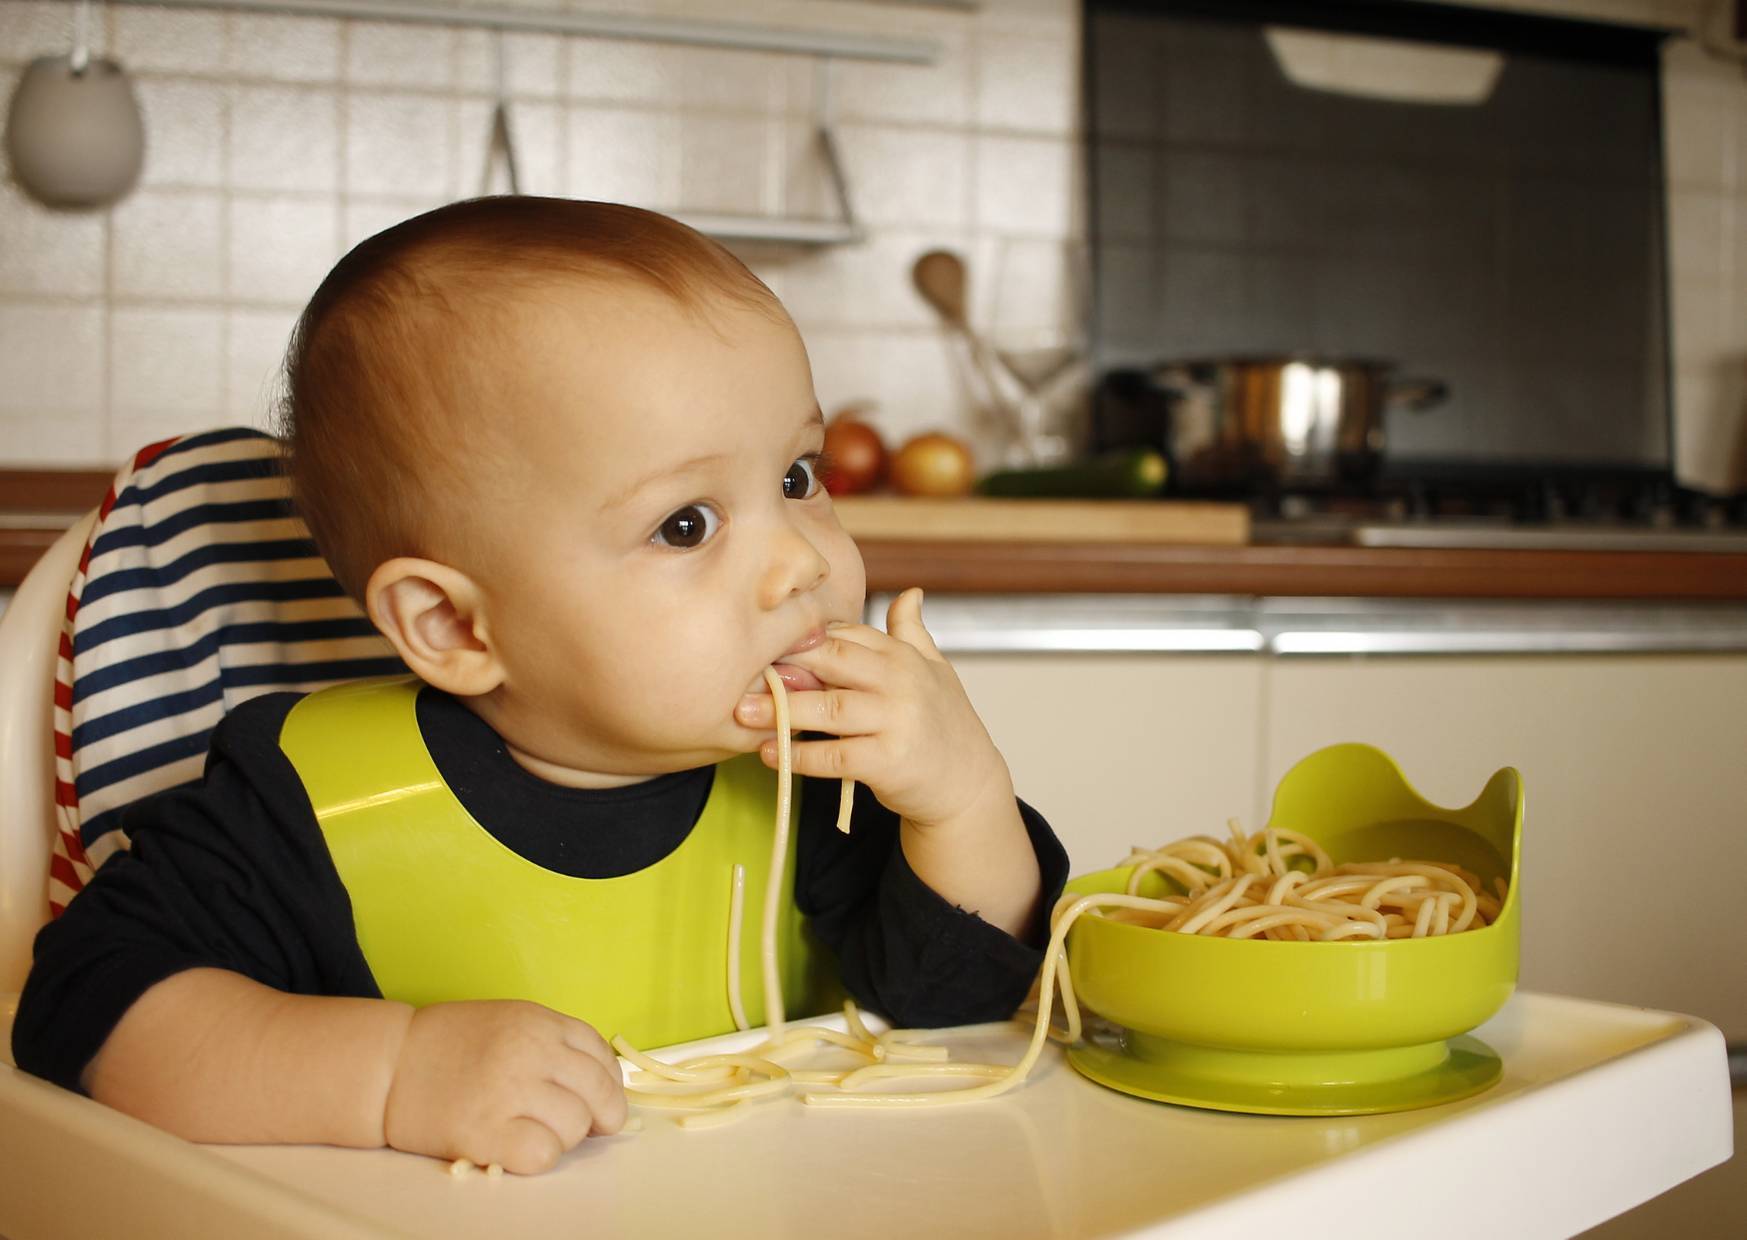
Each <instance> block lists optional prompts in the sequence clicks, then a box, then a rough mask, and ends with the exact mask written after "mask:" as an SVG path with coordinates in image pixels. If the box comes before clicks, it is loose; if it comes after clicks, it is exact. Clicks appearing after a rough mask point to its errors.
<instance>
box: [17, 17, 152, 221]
mask: <svg viewBox="0 0 1747 1240" xmlns="http://www.w3.org/2000/svg"><path fill="white" fill-rule="evenodd" d="M90 9H91V4H90V0H78V3H77V5H76V6H75V7H74V10H73V48H72V51H71V52H70V53H69V54H67V55H65V56H39V57H37V58H36V59H35V60H33V61H31V62H30V64H29V65H28V66H26V68H25V70H24V73H23V74H22V75H21V76H20V77H19V79H18V86H17V88H16V89H15V90H14V91H13V92H12V101H11V103H10V104H9V105H8V107H7V110H6V153H7V157H8V158H9V159H10V160H11V162H12V174H13V176H14V177H15V178H16V179H17V181H18V183H19V185H20V186H21V187H23V189H24V190H25V192H27V193H28V194H30V195H31V197H33V198H35V199H37V200H38V201H39V202H42V203H45V204H47V205H49V206H52V207H104V206H108V205H109V204H110V203H112V202H115V201H116V200H117V199H119V198H121V197H122V196H123V195H125V194H126V193H127V192H128V191H129V190H130V189H132V188H133V185H134V182H135V181H137V180H138V179H139V174H140V168H141V167H142V166H143V165H144V163H145V151H146V131H145V125H144V123H143V122H142V121H141V119H140V108H139V102H138V100H136V99H135V98H134V93H133V86H132V84H131V83H130V82H129V80H128V76H127V74H126V72H125V71H123V69H122V67H121V66H120V65H119V64H118V63H116V62H115V61H114V60H111V59H109V58H108V57H104V56H96V57H94V56H92V55H91V49H90V45H89V43H88V41H87V31H88V29H89V27H90V25H91V12H90Z"/></svg>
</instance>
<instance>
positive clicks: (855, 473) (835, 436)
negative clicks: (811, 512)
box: [824, 413, 886, 495]
mask: <svg viewBox="0 0 1747 1240" xmlns="http://www.w3.org/2000/svg"><path fill="white" fill-rule="evenodd" d="M824 465H825V489H826V490H827V491H829V492H831V494H833V495H855V494H857V493H859V492H862V491H871V490H873V489H874V488H875V487H877V486H878V485H879V484H880V483H881V482H882V481H883V480H884V479H885V476H886V445H885V443H884V442H883V441H882V440H881V439H880V433H879V432H878V431H876V430H875V429H874V428H873V427H871V426H869V425H868V424H867V423H865V422H858V421H856V420H855V419H854V418H853V417H851V416H849V415H847V414H842V413H840V414H838V415H837V416H836V417H835V418H833V419H831V423H830V425H828V426H826V428H825V460H824Z"/></svg>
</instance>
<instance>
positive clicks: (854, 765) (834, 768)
mask: <svg viewBox="0 0 1747 1240" xmlns="http://www.w3.org/2000/svg"><path fill="white" fill-rule="evenodd" d="M758 756H759V757H760V758H762V759H764V764H765V765H766V766H768V767H770V768H771V769H772V770H775V769H776V766H777V762H778V760H779V758H778V753H777V743H776V742H775V741H773V740H771V741H765V742H764V744H763V746H761V747H760V749H759V751H758ZM879 756H880V751H879V742H878V741H876V740H875V739H874V738H873V737H871V736H848V737H842V738H839V739H837V740H829V741H796V742H795V743H794V745H793V747H792V750H791V752H790V762H791V764H792V767H791V769H793V771H794V773H795V774H796V775H810V776H813V777H814V778H817V779H859V780H861V781H862V782H864V783H867V782H869V779H868V775H869V772H872V771H874V770H876V769H877V766H876V764H877V762H878V761H879Z"/></svg>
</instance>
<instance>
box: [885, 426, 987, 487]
mask: <svg viewBox="0 0 1747 1240" xmlns="http://www.w3.org/2000/svg"><path fill="white" fill-rule="evenodd" d="M975 481H976V469H975V467H974V465H973V463H972V461H971V450H970V448H968V447H967V446H966V445H965V443H964V441H963V440H961V439H957V438H954V437H953V436H951V435H945V434H942V433H940V432H939V431H929V432H928V433H926V434H922V435H917V436H916V437H915V438H913V439H911V440H909V441H908V442H907V443H905V444H904V446H903V447H902V448H899V449H898V454H897V456H895V457H893V458H892V485H893V486H894V487H896V488H897V489H898V490H899V491H901V492H902V493H903V494H905V495H928V496H935V497H947V496H953V495H968V494H970V491H971V487H972V485H973V484H974V483H975Z"/></svg>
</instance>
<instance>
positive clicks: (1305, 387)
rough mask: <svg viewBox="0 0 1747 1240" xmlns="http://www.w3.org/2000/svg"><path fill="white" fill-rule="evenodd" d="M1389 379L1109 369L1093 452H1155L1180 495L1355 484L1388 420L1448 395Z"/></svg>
mask: <svg viewBox="0 0 1747 1240" xmlns="http://www.w3.org/2000/svg"><path fill="white" fill-rule="evenodd" d="M1394 370H1395V366H1394V364H1393V363H1390V362H1379V361H1361V360H1353V359H1339V358H1324V357H1316V356H1293V357H1270V358H1207V359H1199V360H1192V361H1182V362H1168V363H1163V364H1160V365H1158V366H1155V367H1153V368H1151V369H1150V370H1128V371H1113V372H1111V373H1110V374H1109V375H1107V376H1105V380H1104V382H1103V383H1102V384H1101V385H1100V390H1099V396H1098V401H1097V403H1096V406H1095V408H1094V414H1093V440H1094V447H1095V448H1096V449H1099V450H1108V449H1113V448H1119V447H1133V446H1138V445H1140V444H1143V443H1144V444H1150V445H1152V446H1156V447H1159V448H1161V449H1162V450H1163V451H1164V454H1165V458H1166V460H1167V461H1168V462H1169V465H1170V470H1171V485H1172V486H1173V488H1174V489H1176V490H1179V491H1189V492H1198V493H1234V492H1252V491H1260V490H1268V489H1298V490H1323V489H1331V488H1341V487H1353V486H1359V485H1362V484H1363V483H1365V482H1366V481H1368V480H1369V479H1370V478H1371V476H1372V475H1373V474H1374V473H1375V472H1376V469H1377V466H1378V464H1379V462H1380V461H1381V459H1382V454H1383V446H1384V421H1385V416H1386V414H1387V413H1388V412H1389V411H1390V410H1392V409H1397V408H1400V409H1413V410H1420V409H1430V408H1432V407H1434V406H1436V405H1438V404H1439V403H1441V402H1442V401H1443V400H1444V399H1445V398H1446V396H1448V394H1449V389H1448V387H1447V386H1446V385H1445V384H1444V383H1443V382H1442V381H1440V380H1436V379H1406V378H1399V377H1396V376H1395V375H1394V374H1393V373H1392V372H1393V371H1394Z"/></svg>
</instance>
